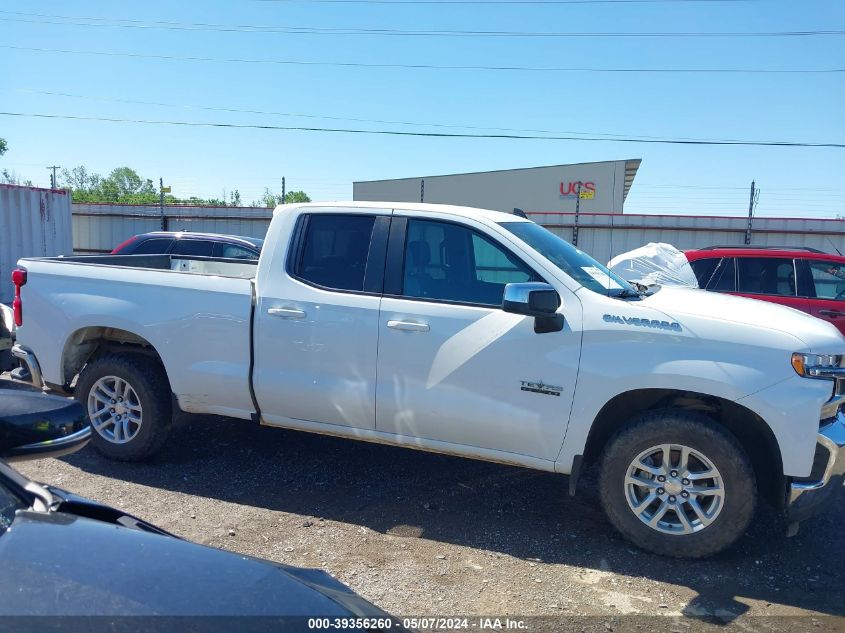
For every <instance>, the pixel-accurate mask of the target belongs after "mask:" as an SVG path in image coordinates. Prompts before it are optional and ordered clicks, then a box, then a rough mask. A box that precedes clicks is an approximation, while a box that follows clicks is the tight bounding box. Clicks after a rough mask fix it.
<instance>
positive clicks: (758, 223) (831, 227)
mask: <svg viewBox="0 0 845 633" xmlns="http://www.w3.org/2000/svg"><path fill="white" fill-rule="evenodd" d="M528 216H529V217H530V218H531V219H532V220H534V221H535V222H537V223H539V224H542V225H543V226H545V227H547V228H548V229H550V230H551V231H553V232H555V233H557V234H558V235H560V236H561V237H562V238H564V239H565V240H566V241H568V242H571V241H572V227H573V225H574V220H575V215H574V214H572V213H529V214H528ZM747 225H748V219H747V218H740V217H716V216H689V215H686V216H685V215H634V214H624V215H616V214H595V213H582V214H580V215H579V217H578V248H580V249H581V250H583V251H585V252H587V253H589V254H590V255H592V256H593V257H595V258H596V259H597V260H598V261H600V262H602V263H606V262H608V261H610V260H611V259H612V258H613V257H614V256H615V255H619V254H620V253H624V252H626V251H630V250H632V249H635V248H637V247H639V246H642V245H644V244H648V243H649V242H666V243H668V244H672V245H673V246H676V247H677V248H679V249H680V250H686V249H692V248H701V247H704V246H716V245H742V244H744V243H745V229H746V227H747ZM751 244H752V245H755V246H791V247H798V246H809V247H812V248H817V249H819V250H821V251H825V252H828V253H835V252H836V249H839V250H840V251H842V252H843V253H845V220H818V219H801V218H755V219H754V224H753V229H752V232H751Z"/></svg>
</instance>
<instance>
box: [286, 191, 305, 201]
mask: <svg viewBox="0 0 845 633" xmlns="http://www.w3.org/2000/svg"><path fill="white" fill-rule="evenodd" d="M294 202H311V198H309V197H308V194H307V193H305V192H304V191H288V192H287V193H286V194H285V203H287V204H292V203H294Z"/></svg>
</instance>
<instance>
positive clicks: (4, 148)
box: [0, 138, 9, 156]
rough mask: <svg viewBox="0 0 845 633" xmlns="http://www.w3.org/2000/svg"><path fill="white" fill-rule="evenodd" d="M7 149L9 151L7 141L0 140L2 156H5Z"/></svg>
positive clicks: (0, 154)
mask: <svg viewBox="0 0 845 633" xmlns="http://www.w3.org/2000/svg"><path fill="white" fill-rule="evenodd" d="M7 149H9V146H8V145H7V144H6V139H4V138H0V156H2V155H3V154H5V153H6V150H7Z"/></svg>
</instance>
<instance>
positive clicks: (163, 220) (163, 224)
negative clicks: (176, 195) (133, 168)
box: [158, 178, 167, 231]
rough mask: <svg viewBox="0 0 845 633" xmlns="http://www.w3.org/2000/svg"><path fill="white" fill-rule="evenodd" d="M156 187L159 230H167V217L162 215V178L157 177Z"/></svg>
mask: <svg viewBox="0 0 845 633" xmlns="http://www.w3.org/2000/svg"><path fill="white" fill-rule="evenodd" d="M158 189H159V199H158V205H159V214H160V217H161V230H162V231H166V230H167V218H166V217H165V215H164V178H159V179H158Z"/></svg>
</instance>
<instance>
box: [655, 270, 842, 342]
mask: <svg viewBox="0 0 845 633" xmlns="http://www.w3.org/2000/svg"><path fill="white" fill-rule="evenodd" d="M643 305H646V306H648V307H649V308H654V309H656V310H659V311H660V312H662V313H663V314H665V315H666V316H667V317H669V318H670V319H672V320H673V321H677V322H679V323H681V324H682V325H684V323H685V322H689V321H690V319H696V318H701V319H706V320H709V321H717V322H720V323H732V324H735V325H736V326H752V327H755V328H766V329H769V330H773V331H777V332H782V333H784V334H787V335H789V336H792V337H794V338H795V339H798V341H800V342H801V343H803V344H804V345H805V346H806V347H807V350H805V351H809V352H814V353H823V354H835V353H845V338H843V337H842V335H841V334H840V332H839V330H837V329H836V328H835V327H834V326H833V325H832V324H830V323H828V322H827V321H823V320H822V319H818V318H816V317H814V316H811V315H809V314H807V313H805V312H801V311H800V310H795V309H793V308H788V307H786V306H782V305H780V304H777V303H771V302H768V301H762V300H758V299H749V298H746V297H737V296H733V295H727V294H720V293H716V292H708V291H706V290H700V289H695V288H682V287H670V286H666V287H663V288H661V289H660V290H658V291H657V292H656V293H654V294H653V295H651V296H650V297H646V298H644V299H643ZM795 351H799V350H795Z"/></svg>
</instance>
